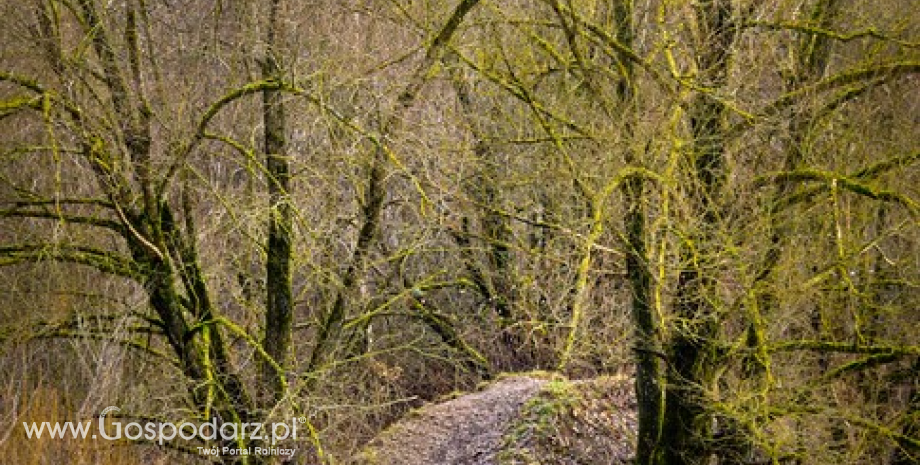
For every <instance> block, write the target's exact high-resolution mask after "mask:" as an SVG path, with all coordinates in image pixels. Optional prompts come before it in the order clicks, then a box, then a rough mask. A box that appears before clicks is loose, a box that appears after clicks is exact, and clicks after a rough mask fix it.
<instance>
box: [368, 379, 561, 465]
mask: <svg viewBox="0 0 920 465" xmlns="http://www.w3.org/2000/svg"><path fill="white" fill-rule="evenodd" d="M544 384H546V380H541V379H535V378H531V377H527V376H515V377H509V378H505V379H502V380H500V381H498V382H496V383H495V384H493V385H491V386H489V387H488V388H486V389H485V390H483V391H481V392H477V393H473V394H468V395H464V396H461V397H458V398H456V399H453V400H450V401H447V402H444V403H441V404H437V405H431V406H428V407H426V408H423V409H421V410H420V411H418V412H415V413H413V414H411V415H410V416H409V417H407V418H406V419H403V420H401V421H400V422H399V423H397V424H395V425H394V426H392V427H391V428H390V429H388V430H387V431H386V432H385V433H383V434H382V435H381V436H380V437H378V438H377V439H374V440H373V441H371V443H370V444H368V448H367V450H366V451H365V453H364V454H362V456H361V457H359V458H358V460H357V462H355V463H356V464H394V465H431V464H454V465H492V464H494V463H495V457H496V455H497V454H498V452H499V450H500V448H501V439H502V435H503V434H504V433H505V431H506V429H507V427H508V425H509V423H510V421H511V420H512V419H514V418H515V417H516V416H517V414H518V412H519V411H520V409H521V406H522V405H523V404H524V403H525V402H527V400H529V399H530V398H532V397H533V396H534V395H536V394H537V393H538V392H539V391H540V388H541V387H542V386H543V385H544ZM394 446H395V447H394Z"/></svg>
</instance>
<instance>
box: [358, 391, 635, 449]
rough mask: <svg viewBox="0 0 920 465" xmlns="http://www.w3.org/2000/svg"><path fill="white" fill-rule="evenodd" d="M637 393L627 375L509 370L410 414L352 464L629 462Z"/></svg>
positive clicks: (632, 441)
mask: <svg viewBox="0 0 920 465" xmlns="http://www.w3.org/2000/svg"><path fill="white" fill-rule="evenodd" d="M631 396H632V394H631V386H630V385H629V383H627V382H625V380H623V379H616V380H613V379H612V378H603V379H600V378H599V379H598V380H588V381H565V380H562V379H560V378H558V377H556V378H555V379H554V380H550V379H547V378H546V377H539V375H532V374H528V375H515V376H510V377H506V378H503V379H500V380H499V381H496V382H495V383H493V384H491V385H489V386H487V387H486V388H485V389H483V390H482V391H480V392H476V393H472V394H466V395H463V396H460V397H457V398H455V399H452V400H449V401H446V402H441V403H437V404H432V405H429V406H426V407H423V408H421V409H419V410H417V411H414V412H412V413H410V414H409V415H407V417H406V418H404V419H403V420H401V421H399V422H397V423H396V424H394V425H392V426H391V427H390V428H388V429H387V430H386V431H384V432H383V433H381V434H380V435H379V436H378V437H377V438H375V439H374V440H373V441H371V442H370V443H369V444H368V445H367V447H366V448H365V449H364V451H363V452H362V453H361V454H360V455H359V456H358V457H357V458H356V459H355V460H354V461H353V462H352V464H355V465H371V464H375V465H390V464H393V465H434V464H437V465H499V464H509V465H510V464H521V463H523V464H534V463H546V464H550V463H553V464H555V463H560V464H561V463H605V464H615V463H627V462H628V460H629V459H631V457H632V453H633V451H634V450H635V448H634V445H633V443H634V437H635V435H634V431H635V403H634V402H633V401H632V400H631V399H632V397H631ZM596 460H601V461H599V462H598V461H596Z"/></svg>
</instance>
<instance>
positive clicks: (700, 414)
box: [659, 0, 737, 465]
mask: <svg viewBox="0 0 920 465" xmlns="http://www.w3.org/2000/svg"><path fill="white" fill-rule="evenodd" d="M694 9H695V20H696V31H695V34H696V37H697V39H696V44H695V45H696V47H695V52H696V58H697V59H696V73H697V82H696V85H697V86H698V88H699V90H697V91H696V92H695V93H694V94H693V96H692V100H691V101H690V102H689V103H688V105H687V106H688V108H687V117H688V123H689V129H690V133H691V136H692V143H691V145H690V147H689V148H688V151H687V155H688V159H687V162H686V166H687V167H688V168H689V169H690V170H691V172H690V173H689V174H690V175H689V176H688V178H689V183H690V185H689V186H687V187H686V190H687V191H688V201H689V202H690V208H689V211H690V213H691V215H692V217H691V222H692V226H691V232H689V233H688V234H687V237H688V239H686V243H685V244H684V245H683V248H682V250H681V254H680V255H681V266H682V269H681V270H680V272H679V274H678V281H677V289H676V295H675V303H674V306H675V308H674V327H673V328H672V329H671V331H670V339H669V340H668V341H667V342H666V353H667V356H668V358H669V360H670V365H671V366H670V369H669V371H668V376H667V380H668V381H667V382H668V385H667V388H666V402H665V412H664V431H663V434H662V440H664V441H667V444H666V445H665V446H664V453H663V455H662V460H660V461H659V463H662V464H670V465H681V464H687V465H692V464H703V463H706V462H707V461H708V460H709V457H710V455H711V453H712V450H711V449H710V443H711V440H712V436H713V417H712V413H711V411H710V410H709V409H708V405H707V403H706V399H705V395H706V392H707V391H709V390H710V388H711V387H712V386H711V385H712V383H713V382H714V378H715V374H716V371H717V368H718V365H719V363H720V360H719V354H718V344H719V332H720V331H719V330H720V325H721V323H720V319H721V315H720V311H721V310H720V309H719V308H717V305H716V304H715V302H714V301H713V299H714V295H715V294H714V291H715V285H716V281H715V280H716V277H715V275H716V269H715V266H716V265H715V257H716V255H717V254H718V253H719V251H718V250H717V248H718V244H719V243H720V242H719V241H718V230H719V225H720V222H721V220H722V211H721V210H722V208H723V206H722V205H721V195H722V190H723V187H724V184H725V179H726V161H725V129H724V126H723V125H724V120H725V113H726V108H725V105H724V104H723V103H722V102H721V101H720V100H719V99H718V98H717V94H718V93H719V92H720V91H722V90H723V89H724V88H725V86H726V84H727V82H728V72H729V64H730V60H731V57H732V55H731V54H732V50H733V43H734V40H735V36H736V34H737V32H736V30H735V26H734V21H735V18H734V17H733V16H734V14H733V8H732V5H731V2H730V1H728V0H705V1H700V2H698V3H697V4H696V5H695V6H694Z"/></svg>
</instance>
